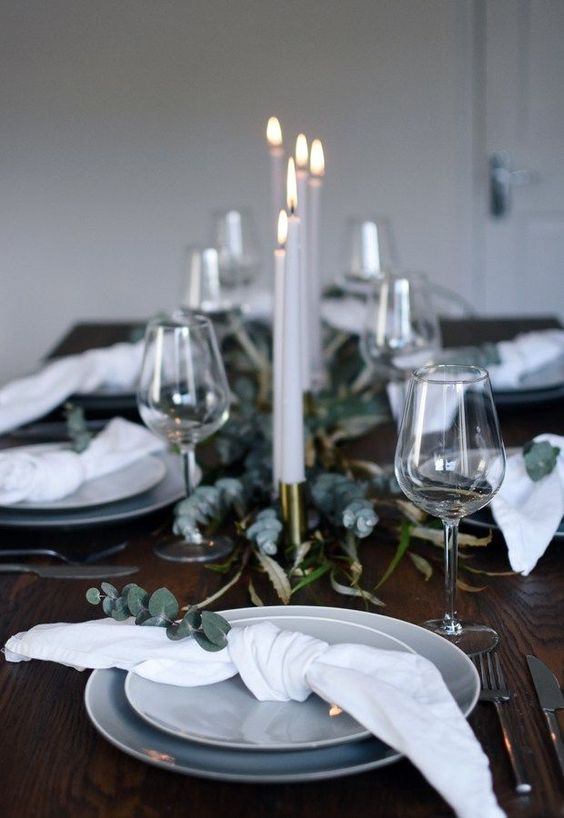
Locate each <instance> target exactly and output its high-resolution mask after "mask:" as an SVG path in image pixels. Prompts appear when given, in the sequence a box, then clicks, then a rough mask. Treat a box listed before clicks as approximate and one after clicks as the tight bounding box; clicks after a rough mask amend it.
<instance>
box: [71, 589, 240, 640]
mask: <svg viewBox="0 0 564 818" xmlns="http://www.w3.org/2000/svg"><path fill="white" fill-rule="evenodd" d="M86 599H87V600H88V602H90V604H91V605H98V604H99V603H100V602H102V610H103V611H104V613H105V614H106V615H107V616H111V617H112V619H115V620H116V622H122V621H124V620H125V619H129V617H130V616H133V617H135V624H136V625H148V626H153V627H157V628H166V635H167V636H168V638H169V639H174V640H178V639H187V638H189V637H191V636H192V637H194V639H195V640H196V642H197V643H198V644H199V645H200V647H201V648H203V649H204V650H207V651H217V650H222V649H223V648H224V647H225V646H226V645H227V634H228V633H229V631H230V630H231V625H230V624H229V622H227V620H226V619H224V618H223V617H222V616H220V615H219V614H217V613H213V611H200V610H198V608H195V607H189V608H188V610H187V611H186V613H185V614H184V616H183V617H182V619H180V620H177V619H176V617H177V616H178V613H179V610H180V606H179V604H178V601H177V599H176V597H175V596H174V594H172V593H171V592H170V591H169V590H168V588H159V589H158V590H156V591H154V592H153V593H152V594H149V593H148V592H147V591H145V589H144V588H141V587H140V586H139V585H136V584H135V583H130V584H129V585H126V586H125V587H124V588H123V589H122V590H121V591H118V589H117V588H115V587H114V586H113V585H111V584H110V583H109V582H102V583H101V585H100V589H98V588H89V589H88V591H87V592H86Z"/></svg>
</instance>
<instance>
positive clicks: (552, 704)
mask: <svg viewBox="0 0 564 818" xmlns="http://www.w3.org/2000/svg"><path fill="white" fill-rule="evenodd" d="M527 664H528V665H529V670H530V671H531V676H532V677H533V683H534V685H535V690H536V693H537V698H538V700H539V704H540V706H541V710H542V712H543V713H544V717H545V719H546V723H547V724H548V731H549V733H550V738H551V740H552V745H553V747H554V750H555V752H556V757H557V758H558V763H559V764H560V771H561V772H562V775H563V776H564V744H563V743H562V734H561V732H560V725H559V724H558V719H557V718H556V712H555V711H556V710H561V709H562V708H563V707H564V694H563V693H562V690H561V689H560V686H559V684H558V682H557V680H556V676H555V675H554V673H553V672H552V671H551V670H549V669H548V668H547V666H546V665H545V664H543V663H542V662H541V661H540V659H537V657H536V656H527Z"/></svg>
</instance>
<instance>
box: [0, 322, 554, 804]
mask: <svg viewBox="0 0 564 818" xmlns="http://www.w3.org/2000/svg"><path fill="white" fill-rule="evenodd" d="M138 323H139V322H134V321H127V322H126V321H124V322H114V323H109V322H103V321H100V322H89V323H86V322H82V323H79V324H76V325H74V326H73V327H71V328H70V329H69V330H68V331H67V332H66V333H65V335H64V337H62V339H61V340H60V341H59V342H58V343H57V345H56V347H55V348H53V349H52V350H50V351H49V352H48V353H47V354H46V357H57V356H61V355H68V354H74V353H78V352H81V351H83V350H86V349H89V348H92V347H100V346H108V345H110V344H112V343H115V342H117V341H122V340H131V338H132V332H134V330H135V326H136V325H137V324H138ZM557 325H558V321H557V320H556V319H552V318H550V317H547V318H544V317H541V318H538V317H537V318H533V317H527V316H516V317H514V318H507V317H505V318H487V319H486V318H484V319H481V318H475V317H471V318H464V319H455V318H450V319H448V320H444V321H443V322H442V331H443V341H444V343H445V345H447V346H465V345H469V344H476V343H478V342H481V341H499V340H502V339H504V338H511V337H513V336H514V335H515V334H516V333H517V332H520V331H524V330H528V329H535V328H543V327H551V326H557ZM85 411H86V414H87V417H88V418H90V417H92V418H94V419H95V418H99V417H102V416H103V406H102V407H100V406H95V405H93V406H91V408H90V409H88V407H87V408H86V410H85ZM123 411H124V413H125V414H126V415H128V416H129V417H133V418H134V417H135V414H136V410H135V406H134V404H132V405H129V406H128V405H124V407H123ZM498 413H499V419H500V424H501V429H502V434H503V438H504V442H505V445H506V446H507V447H512V446H522V445H524V444H525V443H526V442H527V441H529V440H531V439H532V438H533V437H534V436H535V435H537V434H539V433H543V432H550V433H554V434H564V397H563V394H562V392H560V393H559V395H554V396H552V397H549V398H547V399H543V400H541V401H538V402H531V401H525V402H523V403H522V404H520V403H519V402H511V403H510V404H508V405H504V404H503V403H501V404H500V405H499V406H498ZM53 417H55V418H56V417H57V415H56V413H55V414H54V415H53ZM32 427H33V424H32V425H31V426H30V427H29V428H30V429H31V428H32ZM36 428H37V430H38V431H37V434H38V435H40V434H41V427H40V425H39V424H36ZM44 428H45V430H47V428H48V427H47V426H45V427H44ZM396 437H397V432H396V427H395V425H394V424H393V423H392V422H389V423H384V424H381V425H379V426H378V427H377V428H375V429H374V430H372V431H371V432H370V433H369V434H368V435H365V436H364V437H362V438H360V439H358V440H356V441H354V442H353V443H349V444H347V445H348V446H349V448H350V450H351V452H353V453H356V454H358V456H362V458H363V459H364V460H372V461H374V462H376V463H378V464H381V465H383V464H389V463H391V462H392V461H393V455H394V448H395V443H396ZM35 439H36V438H34V440H35ZM37 439H38V438H37ZM29 440H30V433H29V429H28V430H27V431H26V430H25V429H22V430H21V431H18V430H15V431H14V432H12V433H10V434H6V435H4V436H3V438H2V439H1V440H0V444H1V445H2V446H3V447H4V446H14V445H18V444H21V443H25V442H29ZM171 513H172V512H171V507H170V506H169V507H167V508H162V509H159V510H158V511H156V512H154V513H151V514H148V515H144V516H141V517H139V518H136V519H130V520H124V521H118V522H111V523H108V524H105V525H93V526H85V527H80V528H77V529H74V528H72V526H71V527H68V528H64V527H63V528H57V529H52V528H44V529H43V528H41V527H37V528H26V527H25V526H24V527H21V526H20V527H0V536H1V540H0V558H1V559H2V560H4V561H7V558H4V557H2V549H7V548H10V549H20V548H26V547H34V548H38V547H42V548H49V547H56V548H57V549H59V550H61V551H65V550H67V551H68V552H69V553H72V554H74V555H76V554H79V555H80V554H84V555H86V554H89V553H91V552H92V551H95V550H97V549H101V548H105V547H107V546H110V545H112V544H116V545H117V544H121V543H126V545H125V547H124V548H123V549H122V550H121V551H120V552H119V553H116V554H114V555H112V556H109V557H106V558H105V559H104V562H105V563H106V564H109V565H111V564H124V563H125V564H129V565H135V566H138V568H139V571H138V573H136V574H134V575H133V576H132V577H130V578H128V579H127V580H126V581H134V582H136V583H138V584H139V585H141V586H143V587H144V588H147V589H156V588H160V587H163V586H164V587H166V588H168V589H170V590H171V591H172V592H173V593H174V594H175V595H176V597H177V598H178V600H179V601H180V602H181V603H182V604H188V603H197V602H198V601H200V600H202V599H203V598H205V597H207V596H209V595H210V594H212V593H213V592H214V591H216V590H217V589H218V588H219V587H220V586H221V585H222V584H223V583H224V582H225V579H224V577H223V576H222V575H220V574H218V573H217V572H214V571H211V570H209V568H208V567H207V566H206V565H201V564H193V563H192V564H178V563H173V562H168V561H165V560H163V559H159V558H158V557H157V556H156V555H155V554H154V553H153V546H154V543H155V539H156V537H157V535H158V532H159V531H160V530H162V527H163V526H165V525H166V524H167V523H168V522H169V521H170V519H171ZM463 530H467V531H469V532H470V531H471V529H470V528H467V529H464V528H463ZM473 533H475V531H473ZM396 545H397V540H396V541H394V538H393V537H392V536H391V534H390V531H387V532H386V531H383V530H382V529H381V527H380V526H376V528H375V529H374V532H373V534H372V535H371V536H370V537H368V538H366V539H365V540H362V541H361V545H360V558H361V561H362V564H363V566H364V574H363V581H364V584H365V586H366V587H374V586H375V585H376V584H377V582H378V580H379V578H381V577H382V575H383V573H384V571H385V569H386V567H387V566H388V564H389V563H390V560H391V559H392V557H393V555H394V552H395V548H396ZM423 547H425V546H423ZM426 553H428V558H429V561H430V562H431V564H432V565H433V568H434V570H433V573H432V576H430V577H429V578H427V579H426V578H424V577H423V576H422V574H421V573H420V572H419V571H418V570H416V567H415V566H414V563H413V562H412V561H411V560H409V559H403V560H402V561H401V562H400V563H399V564H398V566H397V568H396V570H395V571H394V572H393V573H392V575H391V576H390V577H389V579H388V580H387V581H386V582H385V584H384V585H382V587H381V588H379V590H378V595H379V596H381V598H382V600H383V602H384V603H385V607H383V608H379V609H378V610H377V613H379V614H383V615H385V616H389V617H395V618H397V619H401V620H405V621H408V622H411V623H416V624H417V623H421V622H423V621H424V620H426V619H428V618H430V617H431V616H436V615H437V614H438V613H439V612H440V611H441V610H442V605H443V594H444V589H443V581H444V580H443V574H442V569H441V552H440V549H438V548H436V547H434V546H432V545H429V546H427V552H426ZM10 561H11V562H13V561H15V559H14V558H13V557H11V558H10ZM21 561H23V558H22V560H21ZM39 561H42V562H43V564H52V563H51V562H50V560H49V558H48V557H45V558H42V559H41V560H40V559H39V558H35V559H34V562H39ZM472 564H473V565H474V566H475V567H476V568H478V569H480V570H481V571H486V572H488V573H487V574H486V573H483V574H476V575H473V578H472V579H471V580H468V584H469V585H472V586H474V589H473V590H461V591H460V593H459V599H458V609H459V613H460V614H461V617H462V618H463V619H466V620H472V621H478V622H484V623H487V624H488V625H490V626H492V627H493V628H494V629H495V630H496V631H497V632H498V633H499V636H500V642H499V649H498V652H499V656H500V659H501V663H502V666H503V669H504V673H505V677H506V681H507V683H508V686H509V688H510V689H511V691H512V693H513V698H512V699H511V701H510V702H508V703H507V704H506V705H505V707H506V708H507V711H508V713H509V718H510V720H511V722H512V724H513V727H514V731H515V735H516V736H518V741H519V743H520V746H521V749H522V751H523V756H524V761H525V766H526V770H527V773H528V776H529V779H530V782H531V785H532V790H531V792H530V793H527V794H518V793H517V792H516V791H515V784H514V780H513V777H512V770H511V767H510V764H509V760H508V756H507V753H506V750H505V747H504V745H503V739H502V734H501V731H500V726H499V723H498V721H497V718H496V715H495V711H494V708H493V706H492V705H491V704H489V703H487V702H479V703H478V704H477V705H476V707H475V708H474V710H473V712H472V713H471V715H470V716H469V721H470V724H471V726H472V728H473V730H474V732H475V734H476V736H477V738H478V740H479V741H480V743H481V745H482V747H483V749H484V751H485V753H486V754H487V756H488V758H489V761H490V765H491V770H492V776H493V784H494V790H495V793H496V795H497V797H498V800H499V803H500V805H501V807H502V808H503V810H504V811H505V812H506V813H507V815H508V816H511V818H562V817H563V816H564V782H563V780H562V777H561V774H560V770H559V767H558V763H557V761H556V756H555V754H554V751H553V747H552V746H551V743H550V739H549V735H548V731H547V726H546V722H545V719H544V716H543V713H542V711H541V710H540V707H539V703H538V700H537V697H536V694H535V690H534V687H533V683H532V680H531V676H530V673H529V669H528V667H527V663H526V655H527V654H533V655H535V656H536V657H538V658H539V659H540V660H541V661H542V662H544V663H545V664H546V665H547V666H548V667H550V668H551V669H552V670H553V672H554V673H555V674H556V676H557V677H558V678H559V679H560V680H561V679H562V672H563V669H564V662H563V659H564V650H563V635H564V551H563V548H562V541H559V540H558V539H555V540H554V541H553V542H552V543H551V545H550V546H549V548H548V549H547V551H546V553H545V554H544V556H543V557H542V558H541V559H540V561H539V562H538V564H537V566H536V567H535V568H534V570H533V571H532V572H531V573H530V574H529V576H522V575H519V574H514V573H511V572H510V566H509V563H508V557H507V550H506V546H505V543H504V540H503V537H502V536H501V534H500V533H499V532H498V531H497V530H494V531H493V538H492V541H491V543H490V544H489V545H488V546H487V547H483V548H479V549H478V548H477V549H474V550H473V557H472ZM326 579H327V578H326V577H325V578H321V579H320V580H319V581H318V582H316V583H313V584H311V585H309V586H307V587H304V588H303V589H301V590H300V591H298V592H297V593H296V594H295V595H294V596H293V597H292V603H293V604H294V603H295V604H298V605H320V606H333V607H336V608H356V609H359V610H362V609H364V608H365V603H364V602H363V601H362V600H358V599H353V598H350V597H346V596H342V595H340V594H338V593H337V592H336V591H334V590H332V588H331V586H330V584H329V582H328V581H325V580H326ZM253 582H254V584H255V587H256V589H257V592H258V593H259V595H260V597H261V599H262V600H263V601H264V603H265V604H267V605H276V604H280V603H279V601H278V599H277V597H276V595H275V593H274V591H273V589H272V588H271V586H270V584H269V582H268V578H267V577H266V576H264V575H260V574H258V573H257V575H256V577H255V578H254V580H253ZM92 584H96V583H93V582H92V581H91V580H88V579H86V580H82V579H73V580H70V579H53V578H41V577H39V576H35V575H31V574H28V573H21V574H2V573H0V639H1V642H2V644H4V643H5V642H6V640H7V639H8V638H9V637H10V636H12V635H13V634H15V633H18V632H20V631H24V630H26V629H28V628H31V627H32V626H34V625H36V624H38V623H47V622H79V621H83V620H86V619H92V618H96V617H98V616H102V612H101V611H100V610H99V609H97V608H96V609H93V608H92V607H91V606H90V605H89V604H88V602H87V600H86V598H85V593H86V591H87V589H88V588H89V587H90V586H91V585H92ZM250 605H251V602H250V600H249V596H248V588H247V585H244V586H243V585H241V584H239V585H235V586H234V587H232V588H231V589H230V590H228V591H227V592H226V594H225V595H224V596H223V597H222V598H221V599H219V600H218V601H217V602H215V603H214V604H213V606H211V607H212V608H213V609H214V610H218V611H221V610H225V609H231V608H238V607H249V606H250ZM372 610H375V609H372ZM88 675H89V673H88V672H78V671H77V670H75V669H73V668H69V667H65V666H62V665H59V664H55V663H52V662H41V661H30V662H22V663H19V664H12V663H8V662H6V661H3V660H0V723H1V725H2V740H1V742H0V816H3V818H32V816H33V818H180V817H181V816H182V818H185V816H191V818H247V817H248V818H250V816H258V818H267V817H268V818H343V816H350V818H443V817H444V818H447V816H452V815H453V813H452V810H451V809H450V807H449V806H448V805H447V804H446V803H445V802H444V801H443V800H442V798H441V797H440V796H439V795H438V794H437V792H436V791H435V790H434V789H433V788H432V787H431V786H430V785H429V784H428V783H427V781H426V780H425V779H424V778H423V776H422V775H421V774H420V773H419V772H418V771H417V770H416V768H415V767H414V766H413V765H412V764H411V763H410V762H409V761H407V760H405V759H400V760H398V761H397V762H396V763H394V764H390V765H388V766H384V767H381V768H379V769H374V770H371V771H368V772H362V773H359V774H355V775H348V776H343V777H331V778H327V779H324V780H319V781H309V782H292V783H241V782H231V781H222V780H213V779H208V778H205V777H196V776H192V775H184V774H179V773H175V772H174V771H172V770H164V769H160V768H159V767H157V766H154V765H152V764H149V763H143V762H142V761H140V760H138V759H137V758H133V757H130V756H129V755H127V754H125V753H123V752H121V751H120V750H119V749H118V748H116V747H115V746H113V745H112V744H111V743H109V742H108V741H107V740H106V739H105V738H104V737H103V736H102V735H100V733H99V732H97V731H96V729H95V728H94V727H93V725H92V723H91V722H90V720H89V718H88V715H87V712H86V709H85V706H84V692H85V685H86V683H87V679H88ZM561 715H562V714H561ZM560 726H561V727H563V726H564V723H562V722H561V725H560ZM148 752H149V750H148ZM460 763H461V764H464V759H461V760H460Z"/></svg>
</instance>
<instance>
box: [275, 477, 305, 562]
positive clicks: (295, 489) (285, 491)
mask: <svg viewBox="0 0 564 818" xmlns="http://www.w3.org/2000/svg"><path fill="white" fill-rule="evenodd" d="M304 486H305V483H280V506H281V509H282V520H283V521H284V525H285V527H286V542H287V544H288V545H289V546H291V547H292V548H297V547H298V546H299V545H301V544H302V542H303V541H304V539H305V533H306V518H305V502H304Z"/></svg>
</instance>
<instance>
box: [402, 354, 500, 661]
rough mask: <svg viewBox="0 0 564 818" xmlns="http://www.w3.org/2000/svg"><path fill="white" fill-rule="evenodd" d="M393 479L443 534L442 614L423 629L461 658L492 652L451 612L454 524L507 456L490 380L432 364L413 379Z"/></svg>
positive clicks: (483, 493) (478, 501)
mask: <svg viewBox="0 0 564 818" xmlns="http://www.w3.org/2000/svg"><path fill="white" fill-rule="evenodd" d="M395 473H396V477H397V480H398V483H399V484H400V486H401V488H402V490H403V492H404V493H405V494H406V495H407V497H408V498H409V499H410V500H412V501H413V503H415V505H416V506H419V508H421V509H423V510H424V511H426V512H428V513H429V514H432V515H433V516H435V517H439V518H440V519H441V520H442V523H443V528H444V554H445V593H446V612H445V614H444V616H443V618H442V619H433V620H430V621H429V622H425V623H424V627H426V628H429V629H430V630H432V631H434V632H435V633H438V634H440V635H441V636H444V637H446V638H447V639H449V640H450V641H452V642H454V643H455V644H456V645H458V647H459V648H461V649H462V650H463V651H464V652H465V653H469V654H472V653H481V652H483V651H487V650H491V649H492V648H493V647H495V645H496V644H497V642H498V635H497V633H496V632H495V631H494V630H493V629H492V628H489V627H487V626H486V625H477V624H467V623H464V624H463V623H461V622H460V620H459V618H458V614H457V611H456V575H457V560H458V524H459V522H460V519H461V518H462V517H464V516H465V515H467V514H472V513H473V512H475V511H478V509H480V508H483V506H485V505H487V503H489V501H490V500H491V499H492V497H493V496H494V495H495V494H496V492H497V491H498V489H499V487H500V486H501V483H502V481H503V477H504V474H505V451H504V447H503V441H502V439H501V433H500V430H499V423H498V419H497V414H496V411H495V406H494V402H493V397H492V391H491V386H490V380H489V376H488V373H487V372H486V370H485V369H480V368H479V367H475V366H459V365H452V364H435V365H432V366H427V367H423V368H421V369H418V370H417V371H416V372H414V373H413V375H412V376H411V380H410V382H409V388H408V393H407V400H406V403H405V409H404V413H403V418H402V422H401V426H400V430H399V439H398V444H397V448H396V456H395Z"/></svg>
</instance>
